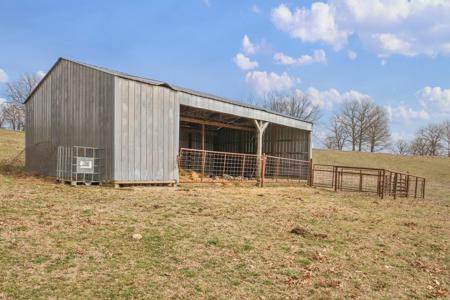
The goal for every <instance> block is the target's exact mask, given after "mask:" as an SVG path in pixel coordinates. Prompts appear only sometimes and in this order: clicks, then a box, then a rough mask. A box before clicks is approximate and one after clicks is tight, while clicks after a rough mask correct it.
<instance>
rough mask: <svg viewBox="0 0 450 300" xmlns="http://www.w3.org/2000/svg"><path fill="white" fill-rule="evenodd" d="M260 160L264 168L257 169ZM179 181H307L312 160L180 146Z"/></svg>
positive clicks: (262, 183)
mask: <svg viewBox="0 0 450 300" xmlns="http://www.w3.org/2000/svg"><path fill="white" fill-rule="evenodd" d="M258 160H260V162H261V164H260V165H261V170H259V171H258ZM178 166H179V169H180V182H182V183H187V182H225V181H242V182H244V181H247V182H251V181H259V182H260V183H261V185H264V183H265V182H280V183H282V182H302V181H303V182H306V181H307V180H309V178H310V176H309V174H310V172H311V162H310V161H305V160H298V159H290V158H283V157H276V156H270V155H265V154H263V155H262V156H261V157H260V158H258V156H257V155H255V154H244V153H233V152H219V151H209V150H198V149H187V148H181V149H180V154H179V156H178Z"/></svg>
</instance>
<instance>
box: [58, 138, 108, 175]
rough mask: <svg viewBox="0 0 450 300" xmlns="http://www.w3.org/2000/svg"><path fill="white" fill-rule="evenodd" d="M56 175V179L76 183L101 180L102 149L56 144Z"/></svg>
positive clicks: (102, 166) (102, 168)
mask: <svg viewBox="0 0 450 300" xmlns="http://www.w3.org/2000/svg"><path fill="white" fill-rule="evenodd" d="M57 153H58V155H57V163H56V177H57V180H58V181H61V182H70V183H71V184H78V183H85V184H91V183H102V182H103V170H104V165H103V161H104V160H103V157H104V155H103V149H100V148H93V147H82V146H73V147H64V146H58V150H57Z"/></svg>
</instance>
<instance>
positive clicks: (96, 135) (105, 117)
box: [25, 58, 312, 184]
mask: <svg viewBox="0 0 450 300" xmlns="http://www.w3.org/2000/svg"><path fill="white" fill-rule="evenodd" d="M25 106H26V151H25V161H26V163H25V165H26V169H27V170H28V171H30V172H34V173H38V174H42V175H47V176H56V170H57V164H58V163H57V161H58V151H57V149H58V147H60V146H64V147H72V146H83V147H92V148H98V149H102V153H103V154H102V155H103V169H102V174H101V176H102V181H104V182H112V183H119V184H126V183H137V184H138V183H177V182H178V181H179V167H178V166H179V164H178V161H177V158H178V156H179V153H180V149H192V150H196V149H197V150H198V149H199V150H202V151H218V152H221V153H243V154H252V155H256V156H257V157H258V158H259V157H260V156H261V155H265V154H266V155H272V156H275V157H283V158H286V159H295V160H309V159H310V158H311V135H312V124H311V123H309V122H305V121H302V120H300V119H297V118H293V117H289V116H285V115H282V114H279V113H276V112H273V111H269V110H267V109H264V108H261V107H256V106H252V105H248V104H244V103H241V102H237V101H233V100H229V99H225V98H222V97H217V96H214V95H210V94H206V93H202V92H197V91H193V90H190V89H186V88H182V87H178V86H175V85H172V84H169V83H166V82H162V81H157V80H151V79H146V78H141V77H137V76H132V75H128V74H125V73H122V72H117V71H113V70H110V69H107V68H103V67H98V66H94V65H90V64H86V63H81V62H77V61H73V60H69V59H65V58H59V59H58V60H57V62H56V63H55V64H54V65H53V67H52V68H51V69H50V70H49V72H48V73H47V74H46V76H45V77H44V78H43V79H42V81H41V82H40V83H39V85H38V86H37V87H36V88H35V89H34V90H33V92H32V93H31V94H30V95H29V97H28V98H27V100H26V102H25ZM257 167H260V166H257Z"/></svg>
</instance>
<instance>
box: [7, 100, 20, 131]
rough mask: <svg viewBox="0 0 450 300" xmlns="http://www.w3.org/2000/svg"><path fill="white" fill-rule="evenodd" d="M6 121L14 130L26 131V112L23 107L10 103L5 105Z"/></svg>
mask: <svg viewBox="0 0 450 300" xmlns="http://www.w3.org/2000/svg"><path fill="white" fill-rule="evenodd" d="M3 115H4V118H5V121H7V122H8V123H9V125H10V126H11V128H12V129H13V130H24V127H25V111H24V109H23V105H19V104H17V103H13V102H9V103H6V104H5V107H4V109H3Z"/></svg>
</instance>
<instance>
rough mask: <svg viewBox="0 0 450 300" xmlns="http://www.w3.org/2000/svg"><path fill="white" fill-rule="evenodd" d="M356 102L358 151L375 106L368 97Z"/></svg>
mask: <svg viewBox="0 0 450 300" xmlns="http://www.w3.org/2000/svg"><path fill="white" fill-rule="evenodd" d="M356 102H357V103H358V105H357V111H356V125H357V127H356V128H357V142H358V151H362V148H363V145H364V143H365V142H366V137H367V133H368V130H369V128H370V127H371V121H372V116H373V115H374V114H375V113H374V110H375V107H376V106H375V104H374V103H373V102H372V101H370V100H369V99H364V100H361V101H356Z"/></svg>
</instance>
